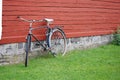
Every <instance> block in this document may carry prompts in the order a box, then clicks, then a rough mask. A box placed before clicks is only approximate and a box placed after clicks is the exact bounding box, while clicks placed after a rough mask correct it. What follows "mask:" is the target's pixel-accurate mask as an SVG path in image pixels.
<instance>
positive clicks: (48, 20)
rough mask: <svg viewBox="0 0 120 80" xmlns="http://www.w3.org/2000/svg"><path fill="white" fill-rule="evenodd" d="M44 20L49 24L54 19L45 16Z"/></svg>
mask: <svg viewBox="0 0 120 80" xmlns="http://www.w3.org/2000/svg"><path fill="white" fill-rule="evenodd" d="M44 20H45V21H46V22H47V23H49V24H51V23H52V22H53V21H54V20H53V19H48V18H44Z"/></svg>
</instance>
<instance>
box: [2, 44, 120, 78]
mask: <svg viewBox="0 0 120 80" xmlns="http://www.w3.org/2000/svg"><path fill="white" fill-rule="evenodd" d="M0 80H120V46H115V45H107V46H101V47H99V48H94V49H89V50H74V51H71V52H68V54H67V55H66V56H64V57H57V58H54V57H52V56H50V55H47V56H43V57H38V58H36V59H32V60H30V61H29V66H28V67H27V68H25V67H24V64H23V63H20V64H15V65H7V66H0Z"/></svg>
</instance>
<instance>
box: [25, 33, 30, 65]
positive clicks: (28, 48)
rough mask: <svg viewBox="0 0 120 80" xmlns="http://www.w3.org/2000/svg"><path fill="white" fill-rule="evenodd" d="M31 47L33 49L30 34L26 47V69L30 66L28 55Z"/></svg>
mask: <svg viewBox="0 0 120 80" xmlns="http://www.w3.org/2000/svg"><path fill="white" fill-rule="evenodd" d="M30 47H31V35H29V34H28V35H27V39H26V45H25V52H26V56H25V67H27V65H28V53H29V51H30Z"/></svg>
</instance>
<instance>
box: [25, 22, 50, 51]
mask: <svg viewBox="0 0 120 80" xmlns="http://www.w3.org/2000/svg"><path fill="white" fill-rule="evenodd" d="M32 24H33V22H31V23H30V26H29V32H28V35H30V36H32V37H33V38H34V39H35V41H37V42H38V43H39V45H41V46H42V47H43V48H44V49H46V46H45V45H44V44H43V43H41V42H40V41H39V40H38V39H37V37H36V36H35V35H34V34H33V33H32V31H33V30H36V29H37V30H38V29H42V28H46V29H47V30H50V29H51V28H50V27H49V26H39V27H35V28H33V27H32ZM45 35H46V38H47V36H48V33H47V32H46V34H45ZM26 39H27V37H26Z"/></svg>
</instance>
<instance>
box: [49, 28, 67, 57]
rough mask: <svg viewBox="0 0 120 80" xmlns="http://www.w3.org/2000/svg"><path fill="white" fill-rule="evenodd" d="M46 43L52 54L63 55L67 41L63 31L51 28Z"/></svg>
mask: <svg viewBox="0 0 120 80" xmlns="http://www.w3.org/2000/svg"><path fill="white" fill-rule="evenodd" d="M48 45H49V47H50V50H51V52H52V53H53V54H54V55H62V56H64V55H65V53H66V48H67V41H66V36H65V34H64V32H63V31H62V30H61V29H59V28H55V29H53V30H52V31H51V33H50V35H49V38H48Z"/></svg>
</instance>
